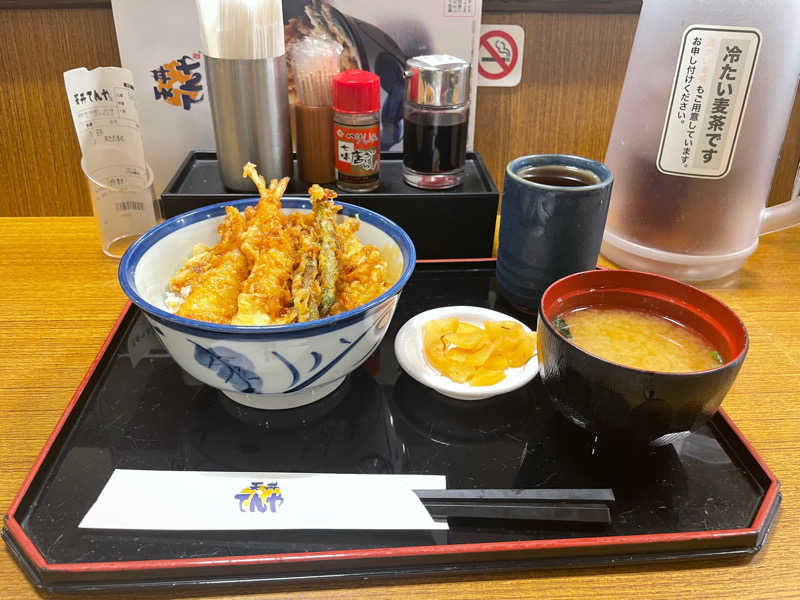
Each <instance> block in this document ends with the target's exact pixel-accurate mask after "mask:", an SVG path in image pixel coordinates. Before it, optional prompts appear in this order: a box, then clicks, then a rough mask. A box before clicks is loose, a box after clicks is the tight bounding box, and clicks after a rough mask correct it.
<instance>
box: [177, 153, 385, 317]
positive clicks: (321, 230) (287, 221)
mask: <svg viewBox="0 0 800 600" xmlns="http://www.w3.org/2000/svg"><path fill="white" fill-rule="evenodd" d="M243 176H244V177H250V178H251V179H252V180H253V181H254V182H255V184H256V187H257V188H258V191H259V195H260V200H259V202H258V205H257V206H255V207H252V206H248V207H247V208H246V209H245V211H244V213H241V212H239V211H238V210H237V209H236V208H234V207H230V206H228V207H226V216H225V219H224V220H223V222H222V223H221V224H220V226H219V228H218V231H219V234H220V241H219V243H217V244H216V245H215V246H214V247H213V248H208V247H207V246H202V245H197V246H196V247H195V248H194V249H193V256H192V257H191V258H189V259H187V260H186V261H185V263H184V266H183V267H181V269H179V270H178V272H177V273H176V274H175V276H174V277H173V278H172V279H171V280H170V290H171V291H172V292H173V294H180V297H178V298H177V300H175V299H174V298H171V299H169V301H168V303H169V302H175V303H176V304H178V303H179V302H180V299H181V297H185V300H184V301H183V303H182V304H180V306H179V308H178V310H177V314H179V315H181V316H184V317H187V318H191V319H197V320H201V321H210V322H214V323H230V324H233V325H279V324H284V323H292V322H295V321H311V320H314V319H318V318H321V317H325V316H327V315H328V314H337V313H340V312H343V311H346V310H350V309H352V308H356V307H358V306H361V305H362V304H365V303H366V302H369V301H370V300H372V299H373V298H375V297H377V296H379V295H380V294H382V293H383V292H384V291H386V290H387V289H388V288H389V287H390V285H391V282H388V281H387V280H386V278H387V265H386V262H385V260H384V259H383V258H382V256H381V253H380V252H379V251H378V250H377V249H376V248H374V247H372V246H365V245H364V244H362V243H361V241H360V240H359V239H358V237H357V236H356V232H357V231H358V229H359V226H360V222H359V221H358V219H357V218H356V219H352V218H348V219H344V220H342V221H341V222H339V223H337V222H336V219H337V217H336V214H337V212H338V211H339V210H340V208H341V207H339V206H337V205H336V204H335V203H334V202H333V199H334V198H336V193H335V192H333V191H332V190H326V189H324V188H321V187H320V186H318V185H314V186H312V187H311V188H310V189H309V195H310V196H311V202H312V211H311V212H310V213H299V212H295V213H292V214H289V215H287V214H285V213H284V212H283V211H282V210H281V196H282V195H283V193H284V191H285V190H286V186H287V184H288V181H289V179H288V178H284V179H281V180H275V179H273V180H272V181H270V185H269V186H267V185H266V182H265V180H264V178H263V177H261V176H260V175H259V174H258V173H257V172H256V170H255V166H254V165H253V164H251V163H248V164H247V165H245V167H244V170H243ZM393 277H394V278H395V279H396V277H397V275H393ZM187 292H188V294H187ZM171 310H174V309H171Z"/></svg>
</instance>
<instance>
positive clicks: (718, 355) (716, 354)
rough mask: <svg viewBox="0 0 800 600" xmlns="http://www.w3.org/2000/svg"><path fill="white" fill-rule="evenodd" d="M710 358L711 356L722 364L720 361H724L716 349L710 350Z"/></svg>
mask: <svg viewBox="0 0 800 600" xmlns="http://www.w3.org/2000/svg"><path fill="white" fill-rule="evenodd" d="M711 358H713V359H714V360H715V361H717V362H718V363H719V364H722V363H723V362H724V361H723V360H722V357H721V356H720V354H719V352H717V351H716V350H712V351H711Z"/></svg>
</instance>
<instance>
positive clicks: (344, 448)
mask: <svg viewBox="0 0 800 600" xmlns="http://www.w3.org/2000/svg"><path fill="white" fill-rule="evenodd" d="M493 266H494V265H493V263H492V262H490V261H483V262H469V263H463V262H462V263H457V264H449V263H448V264H441V263H434V264H431V263H429V264H418V266H417V269H416V271H415V273H414V275H413V276H412V278H411V280H410V281H409V283H408V284H407V286H406V288H405V290H404V291H403V293H402V295H401V299H400V302H399V304H398V307H397V311H396V313H395V316H394V319H393V321H392V324H391V326H390V328H389V331H388V333H387V335H386V338H385V339H384V341H383V343H382V344H381V346H380V347H379V349H378V351H377V352H376V353H375V354H374V355H373V356H372V357H371V358H370V359H369V360H368V362H367V363H365V365H363V366H362V367H361V368H359V369H358V370H357V371H355V372H354V373H352V374H351V375H350V376H348V378H347V379H346V380H345V383H343V384H342V386H341V387H340V388H339V389H337V390H336V391H335V392H333V393H332V394H331V395H329V396H328V397H326V398H324V399H322V400H320V401H319V402H317V403H315V404H312V405H309V406H307V407H302V408H298V409H293V410H286V411H275V412H269V411H258V410H254V409H248V408H245V407H242V406H240V405H238V404H236V403H234V402H232V401H231V400H228V399H227V398H226V397H225V396H222V395H221V394H219V393H217V391H216V390H214V389H212V388H209V387H207V386H205V385H203V384H201V383H199V382H197V381H195V380H193V379H192V378H191V377H190V376H188V375H186V374H185V373H184V372H183V371H182V370H181V369H180V368H179V367H178V366H177V365H176V364H175V363H174V362H173V361H172V359H171V358H170V357H169V356H168V354H167V353H166V352H165V351H164V349H163V348H162V347H161V346H160V342H159V341H158V338H157V337H156V336H155V335H153V333H152V331H151V329H150V327H149V325H148V324H147V322H146V321H145V319H144V317H143V315H142V313H141V312H140V311H139V309H137V308H136V307H133V306H129V307H128V308H127V309H126V310H125V312H124V313H123V314H122V315H121V317H120V320H119V321H118V323H117V325H116V326H115V328H114V330H113V331H112V333H111V335H110V336H109V338H108V340H107V342H106V345H105V346H104V347H103V349H102V350H101V352H100V354H99V355H98V358H97V360H96V361H95V363H94V364H93V365H92V367H91V369H90V372H89V373H88V374H87V376H86V378H85V379H84V381H83V382H82V384H81V386H80V388H79V389H78V391H77V392H76V394H75V396H74V398H73V400H72V402H71V403H70V405H69V406H68V407H67V409H66V411H65V413H64V415H63V417H62V418H61V420H60V421H59V423H58V425H57V427H56V429H55V431H54V432H53V434H52V436H51V438H50V439H49V440H48V442H47V444H46V446H45V448H44V450H43V451H42V454H41V455H40V457H39V458H38V460H37V462H36V464H35V465H34V466H33V469H32V470H31V473H30V474H29V476H28V478H27V479H26V480H25V483H24V484H23V486H22V489H21V490H20V492H19V494H18V496H17V498H16V500H15V501H14V503H13V505H12V506H11V508H10V509H9V512H8V515H7V516H6V519H5V527H4V528H3V531H2V535H3V538H4V539H5V541H6V543H7V545H8V547H9V548H10V550H11V552H12V553H13V554H14V555H15V557H16V558H17V560H18V562H19V564H20V565H21V567H22V568H23V569H24V570H25V572H26V573H27V574H28V576H29V577H30V578H31V580H32V581H33V582H34V584H35V585H36V586H38V587H39V588H42V589H46V590H52V591H89V590H102V589H124V588H128V589H143V588H149V587H156V588H157V587H169V588H170V589H174V588H175V587H176V586H178V587H180V586H186V587H190V586H200V585H203V586H208V585H214V584H216V585H232V584H244V583H252V584H254V585H262V586H266V585H267V584H268V583H270V582H276V581H287V580H303V581H306V582H307V581H321V580H332V579H335V580H341V579H346V578H356V577H358V578H372V577H380V576H389V577H406V576H410V575H424V574H434V573H438V574H441V573H465V572H478V571H480V572H484V571H488V570H493V569H495V570H502V569H506V570H508V569H535V568H550V567H556V566H586V565H598V564H600V565H602V564H613V563H618V562H621V561H623V562H626V563H630V562H646V561H661V560H667V559H683V558H696V557H709V556H713V557H720V558H724V557H727V558H730V557H736V556H743V555H747V554H752V553H754V552H757V551H758V550H759V549H760V548H761V546H762V544H763V542H764V538H765V536H766V535H767V533H768V532H769V529H770V526H771V524H772V521H773V519H774V517H775V515H776V513H777V510H778V505H779V503H780V497H781V496H780V492H779V484H778V481H777V480H776V479H775V477H774V476H773V475H772V473H771V472H770V470H769V469H768V468H767V467H766V465H764V463H763V462H762V461H761V460H760V459H759V458H758V456H757V455H756V454H755V452H754V451H753V449H752V448H751V447H750V445H749V444H748V443H747V441H746V440H745V439H744V438H743V436H742V435H741V433H740V432H739V431H738V430H737V429H736V427H735V426H734V425H733V424H732V423H731V421H730V420H729V418H728V417H727V416H726V415H725V414H724V412H722V411H720V412H719V413H718V414H717V415H716V416H715V417H714V418H713V419H712V420H711V422H710V423H709V424H708V425H706V426H704V427H703V428H702V429H700V430H699V431H697V432H695V433H693V434H691V435H690V436H688V437H685V438H683V439H681V440H678V441H677V442H675V443H673V444H671V445H667V446H662V447H659V448H651V449H649V450H647V451H644V452H641V453H638V454H636V455H634V456H631V455H625V456H624V457H623V458H620V457H619V455H618V454H616V453H615V452H613V451H610V450H608V449H604V448H602V447H598V446H597V445H596V443H595V440H594V439H593V438H592V437H591V436H588V435H587V434H586V433H585V432H583V431H582V430H580V429H577V428H576V427H575V426H574V425H572V424H571V423H568V422H567V421H566V420H565V419H563V418H562V417H561V416H560V415H559V414H558V413H556V412H555V410H554V408H553V407H552V405H551V404H550V401H549V400H548V398H547V396H546V395H545V393H544V391H543V389H542V388H541V384H540V382H539V380H538V378H537V379H535V380H534V381H533V382H532V383H531V384H530V385H528V386H527V387H525V388H522V389H520V390H517V391H516V392H513V393H510V394H507V395H505V396H501V397H496V398H491V399H488V400H482V401H476V402H463V401H458V400H451V399H448V398H446V397H443V396H441V395H439V394H437V393H436V392H434V391H432V390H430V389H428V388H426V387H424V386H422V385H421V384H419V383H417V382H416V381H415V380H414V379H412V378H411V377H409V376H408V375H406V374H405V373H403V372H402V371H401V369H400V368H399V366H398V364H397V361H396V359H395V356H394V353H393V342H394V337H395V334H396V332H397V330H398V329H399V327H400V326H401V325H402V324H403V323H404V322H405V321H406V320H408V319H409V318H411V317H412V316H414V315H415V314H417V313H419V312H421V311H423V310H427V309H429V308H434V307H438V306H444V305H451V304H469V305H479V306H488V307H492V308H495V309H497V310H500V311H502V312H506V313H511V314H514V316H516V317H518V318H520V319H521V320H524V321H527V322H528V324H529V325H534V324H535V321H534V319H533V317H531V316H526V315H522V314H518V313H515V312H514V311H513V309H511V308H510V307H509V306H507V305H505V304H504V303H503V301H502V299H500V298H499V297H498V295H497V293H496V291H495V287H494V285H495V284H494V278H493V273H494V270H493ZM114 468H129V469H174V470H215V471H216V470H224V471H302V472H354V473H424V474H446V475H447V481H448V486H449V487H452V488H515V487H516V488H537V487H546V488H558V487H611V488H613V490H614V493H615V495H616V499H617V500H616V503H615V504H614V505H613V507H612V523H611V524H610V525H598V524H558V523H536V522H523V521H480V520H451V521H450V531H448V532H435V533H427V532H422V533H421V532H375V531H369V532H357V531H349V532H332V531H325V532H319V531H317V532H315V531H301V532H292V531H283V532H274V533H269V534H268V535H266V534H265V533H264V532H182V533H174V532H155V531H121V532H98V531H89V530H80V529H78V528H77V524H78V522H79V521H80V520H81V518H82V517H83V515H84V514H85V512H86V511H87V510H88V509H89V507H90V506H91V504H92V503H93V502H94V500H95V499H96V497H97V495H98V494H99V492H100V490H101V488H102V487H103V485H104V484H105V482H106V480H107V479H108V477H109V476H110V475H111V473H112V471H113V469H114ZM196 500H197V499H191V498H187V502H190V501H196ZM334 500H335V501H342V502H346V500H347V499H346V497H345V496H341V497H338V496H337V497H336V498H334V499H332V501H334Z"/></svg>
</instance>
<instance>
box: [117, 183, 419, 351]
mask: <svg viewBox="0 0 800 600" xmlns="http://www.w3.org/2000/svg"><path fill="white" fill-rule="evenodd" d="M258 201H259V198H257V197H252V198H241V199H237V200H228V201H225V202H218V203H216V204H211V205H207V206H202V207H200V208H196V209H194V210H190V211H188V212H185V213H181V214H179V215H176V216H174V217H172V218H170V219H167V220H166V221H164V222H163V223H160V224H158V225H156V226H155V227H153V228H152V229H150V230H149V231H147V232H146V233H144V234H143V235H142V236H141V237H140V238H139V239H138V240H136V241H135V242H134V243H133V244H131V246H130V247H129V248H128V249H127V250H126V251H125V254H124V255H123V256H122V259H120V263H119V268H118V270H117V278H118V280H119V284H120V287H121V288H122V291H123V292H125V295H127V296H128V298H130V300H131V302H133V303H134V304H135V305H136V306H138V307H139V308H141V309H142V310H143V311H144V312H145V313H148V314H149V315H151V316H153V317H154V318H156V319H157V320H159V321H162V322H166V323H169V324H172V325H175V326H177V327H178V328H180V329H187V328H188V329H191V330H200V331H205V332H209V333H214V334H231V335H235V336H237V337H240V336H241V335H242V334H250V335H253V334H256V335H263V334H280V333H296V332H299V331H303V330H306V329H318V328H325V329H328V328H329V327H330V326H335V325H338V324H341V323H342V322H345V321H350V320H351V319H353V318H354V317H358V316H359V315H361V314H362V313H365V312H367V311H369V310H370V309H372V308H373V307H376V306H378V305H380V304H381V303H383V302H384V301H385V300H387V299H388V298H390V297H391V296H394V295H395V294H398V293H399V292H400V291H401V290H402V288H403V286H404V285H405V284H406V282H407V281H408V279H409V278H410V277H411V273H412V272H413V271H414V267H415V265H416V258H417V252H416V249H415V248H414V243H413V242H412V241H411V238H410V237H409V235H408V234H407V233H406V232H405V231H404V230H403V229H402V228H401V227H400V226H399V225H397V224H396V223H395V222H394V221H391V220H390V219H387V218H386V217H384V216H383V215H381V214H378V213H376V212H375V211H372V210H369V209H368V208H364V207H362V206H356V205H354V204H349V203H347V202H337V203H336V204H337V205H339V206H341V207H342V210H341V212H340V214H342V215H345V216H351V217H355V216H356V215H358V217H359V219H360V220H361V221H362V222H364V223H367V224H368V225H372V226H373V227H376V228H378V229H379V230H381V231H382V232H384V233H385V234H387V235H388V236H389V237H390V238H392V240H393V241H394V242H395V243H396V244H397V245H398V247H399V248H400V251H401V253H402V254H403V257H404V258H405V257H406V256H407V257H408V263H407V264H406V265H405V266H404V267H403V272H402V273H401V274H400V277H399V278H398V280H397V281H396V282H395V283H394V284H393V285H392V286H391V287H390V288H389V289H388V290H386V291H385V292H384V293H383V294H381V295H380V296H377V297H376V298H373V299H372V300H370V301H369V302H367V303H366V304H362V305H361V306H359V307H356V308H354V309H352V310H348V311H345V312H342V313H339V314H337V315H332V316H329V317H325V318H322V319H316V320H313V321H305V322H302V323H288V324H285V325H225V324H221V323H210V322H206V321H198V320H195V319H188V318H186V317H180V316H178V315H176V314H173V313H170V312H168V311H166V310H162V309H160V308H158V307H157V306H154V305H153V304H151V303H150V302H148V301H147V300H145V299H144V298H143V297H142V296H141V295H140V294H139V293H138V291H137V290H136V283H135V276H136V268H137V266H138V264H139V261H140V260H141V258H142V257H143V256H144V255H145V253H147V251H148V250H150V248H151V247H152V246H153V245H154V244H155V243H156V242H159V241H161V240H162V239H164V238H166V237H168V236H169V235H171V234H172V233H174V232H176V231H178V230H180V229H182V228H184V227H187V226H189V225H193V224H195V223H199V222H201V221H205V220H208V219H212V218H216V217H220V216H222V215H224V214H225V207H226V206H234V207H236V208H240V209H243V208H244V207H245V206H249V205H253V204H256V203H257V202H258ZM281 208H283V209H287V208H288V209H310V208H311V201H310V200H309V199H308V198H307V197H302V196H295V195H293V196H285V197H283V198H282V199H281ZM165 284H166V282H165ZM165 289H166V288H165Z"/></svg>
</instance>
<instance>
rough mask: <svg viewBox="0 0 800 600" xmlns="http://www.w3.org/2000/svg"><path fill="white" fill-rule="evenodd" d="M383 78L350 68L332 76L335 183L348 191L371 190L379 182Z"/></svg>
mask: <svg viewBox="0 0 800 600" xmlns="http://www.w3.org/2000/svg"><path fill="white" fill-rule="evenodd" d="M380 88H381V80H380V77H378V76H377V75H375V74H374V73H370V72H368V71H359V70H351V71H344V72H343V73H337V74H336V75H334V76H333V138H334V142H335V144H336V184H337V186H338V187H339V188H340V189H342V190H345V191H348V192H371V191H372V190H374V189H376V188H377V187H378V185H379V183H380V179H379V175H378V171H379V168H380V164H379V163H380V147H381V129H380V114H379V113H380V110H381V92H380Z"/></svg>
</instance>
